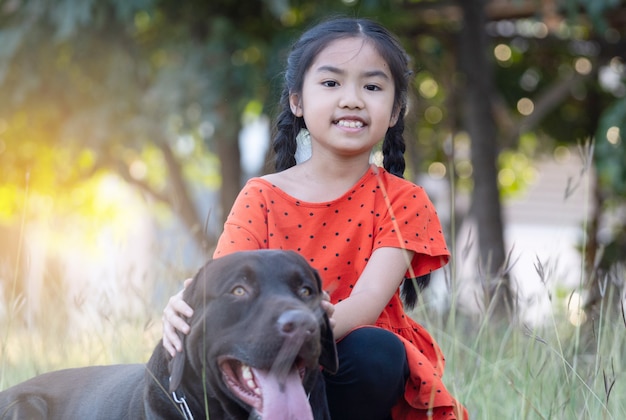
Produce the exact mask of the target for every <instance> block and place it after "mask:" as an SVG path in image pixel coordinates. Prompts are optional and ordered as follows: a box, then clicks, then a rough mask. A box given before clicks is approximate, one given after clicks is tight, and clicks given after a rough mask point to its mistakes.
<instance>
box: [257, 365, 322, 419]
mask: <svg viewBox="0 0 626 420" xmlns="http://www.w3.org/2000/svg"><path fill="white" fill-rule="evenodd" d="M254 376H255V378H256V381H257V385H259V387H260V388H261V392H262V395H263V408H262V410H261V411H262V413H263V419H267V420H312V419H313V413H312V412H311V405H310V404H309V400H308V398H307V396H306V394H305V392H304V387H303V386H302V379H301V378H300V373H299V372H298V369H297V368H295V367H293V368H292V369H291V370H290V371H289V373H288V374H287V375H281V376H280V377H279V376H278V375H276V374H275V373H273V372H272V371H271V370H270V371H261V370H256V369H254Z"/></svg>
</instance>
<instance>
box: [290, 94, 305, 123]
mask: <svg viewBox="0 0 626 420" xmlns="http://www.w3.org/2000/svg"><path fill="white" fill-rule="evenodd" d="M301 104H302V103H301V101H300V95H298V94H297V93H290V94H289V107H290V108H291V112H292V113H293V115H295V116H296V117H301V116H302V105H301Z"/></svg>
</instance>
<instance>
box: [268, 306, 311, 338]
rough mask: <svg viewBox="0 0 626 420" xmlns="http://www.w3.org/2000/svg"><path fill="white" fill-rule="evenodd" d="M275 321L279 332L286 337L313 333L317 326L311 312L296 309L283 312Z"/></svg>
mask: <svg viewBox="0 0 626 420" xmlns="http://www.w3.org/2000/svg"><path fill="white" fill-rule="evenodd" d="M276 322H277V324H278V331H279V333H280V334H282V335H283V336H287V337H289V336H297V335H307V334H313V333H314V332H315V328H316V327H317V321H316V320H315V317H313V315H312V314H310V313H308V312H305V311H299V310H297V309H292V310H288V311H285V312H283V313H282V314H281V315H280V316H279V317H278V320H277V321H276Z"/></svg>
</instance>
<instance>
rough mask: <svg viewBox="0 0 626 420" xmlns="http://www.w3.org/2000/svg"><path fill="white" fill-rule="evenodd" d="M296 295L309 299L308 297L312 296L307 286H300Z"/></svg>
mask: <svg viewBox="0 0 626 420" xmlns="http://www.w3.org/2000/svg"><path fill="white" fill-rule="evenodd" d="M298 294H299V295H300V296H301V297H309V296H311V295H312V294H313V289H311V288H310V287H308V286H302V287H301V288H300V290H299V291H298Z"/></svg>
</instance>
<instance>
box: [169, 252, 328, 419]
mask: <svg viewBox="0 0 626 420" xmlns="http://www.w3.org/2000/svg"><path fill="white" fill-rule="evenodd" d="M184 299H185V301H186V302H187V303H188V304H189V305H190V306H191V307H192V308H193V309H194V315H193V317H192V318H191V319H190V320H189V322H190V325H191V331H190V333H189V334H188V335H187V336H184V337H182V339H183V343H184V344H183V348H184V350H183V352H182V353H180V354H178V355H177V356H176V357H175V358H174V360H173V361H172V362H171V364H170V373H171V382H170V388H171V390H175V389H177V388H178V386H179V385H181V384H183V385H185V380H186V378H185V376H184V372H190V371H192V372H195V373H197V374H198V375H199V376H200V377H202V376H203V375H205V376H206V379H205V383H206V385H207V387H208V389H207V390H206V391H208V392H209V393H210V394H211V395H212V396H213V397H214V398H215V399H217V400H219V401H220V403H222V406H223V408H224V409H225V410H226V411H227V412H231V413H232V412H233V410H235V411H236V410H239V411H241V408H243V409H244V410H245V411H250V412H252V411H254V412H256V413H257V414H258V415H260V416H261V417H263V418H272V417H273V413H275V412H282V413H284V412H285V411H286V410H287V411H289V410H294V411H296V412H297V411H298V410H301V409H302V408H301V407H297V405H298V404H307V406H308V403H307V401H306V390H305V388H307V387H308V378H309V376H312V375H311V374H312V373H313V372H315V371H316V370H317V369H319V366H320V365H321V366H322V367H324V368H325V369H326V370H328V371H330V372H335V371H336V370H337V355H336V349H335V342H334V339H333V336H332V330H331V328H330V325H329V321H328V318H327V317H326V314H325V313H324V311H323V310H322V308H321V306H320V303H321V301H322V285H321V280H320V277H319V274H318V273H317V271H315V270H314V269H313V268H312V267H311V266H310V265H309V264H308V263H307V262H306V260H305V259H304V258H302V257H301V256H300V255H298V254H297V253H295V252H289V251H278V250H258V251H244V252H238V253H234V254H231V255H227V256H224V257H221V258H219V259H216V260H213V261H211V262H209V263H207V264H206V265H205V266H204V267H203V268H202V269H201V270H200V271H199V272H198V274H196V276H195V277H194V281H193V282H192V284H191V285H190V286H189V287H188V289H187V290H186V291H185V293H184ZM190 368H191V370H189V369H190ZM187 385H188V384H187ZM196 387H197V388H199V389H202V386H201V384H196ZM234 402H235V403H234ZM288 405H294V406H293V407H289V406H288Z"/></svg>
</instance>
